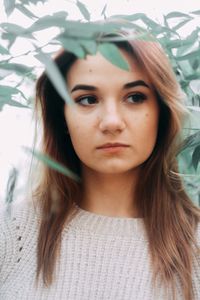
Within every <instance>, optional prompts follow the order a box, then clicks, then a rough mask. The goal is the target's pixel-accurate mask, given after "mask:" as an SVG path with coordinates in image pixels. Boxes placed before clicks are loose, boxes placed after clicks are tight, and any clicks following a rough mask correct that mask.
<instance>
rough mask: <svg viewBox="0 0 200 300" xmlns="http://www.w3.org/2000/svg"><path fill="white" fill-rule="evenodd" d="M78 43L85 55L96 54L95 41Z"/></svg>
mask: <svg viewBox="0 0 200 300" xmlns="http://www.w3.org/2000/svg"><path fill="white" fill-rule="evenodd" d="M79 43H80V44H81V46H82V47H83V48H84V50H85V51H86V54H92V55H94V54H95V53H96V52H97V43H96V42H95V41H92V40H91V41H89V40H88V41H87V40H79Z"/></svg>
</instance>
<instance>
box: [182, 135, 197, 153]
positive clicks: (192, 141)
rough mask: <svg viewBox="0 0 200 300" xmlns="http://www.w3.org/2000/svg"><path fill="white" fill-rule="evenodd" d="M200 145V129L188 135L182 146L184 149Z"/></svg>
mask: <svg viewBox="0 0 200 300" xmlns="http://www.w3.org/2000/svg"><path fill="white" fill-rule="evenodd" d="M199 145H200V130H199V131H197V132H196V133H194V134H192V135H190V136H189V137H187V138H186V139H185V140H184V142H183V146H182V147H181V151H184V150H185V149H187V148H188V149H189V148H194V147H196V146H199Z"/></svg>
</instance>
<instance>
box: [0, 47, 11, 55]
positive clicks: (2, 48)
mask: <svg viewBox="0 0 200 300" xmlns="http://www.w3.org/2000/svg"><path fill="white" fill-rule="evenodd" d="M0 53H1V54H9V52H8V50H7V49H6V48H4V47H3V46H1V45H0Z"/></svg>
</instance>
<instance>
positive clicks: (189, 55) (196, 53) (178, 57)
mask: <svg viewBox="0 0 200 300" xmlns="http://www.w3.org/2000/svg"><path fill="white" fill-rule="evenodd" d="M199 55H200V49H198V50H196V51H193V52H190V53H188V54H186V55H183V56H176V60H178V61H181V60H187V59H191V58H196V57H199Z"/></svg>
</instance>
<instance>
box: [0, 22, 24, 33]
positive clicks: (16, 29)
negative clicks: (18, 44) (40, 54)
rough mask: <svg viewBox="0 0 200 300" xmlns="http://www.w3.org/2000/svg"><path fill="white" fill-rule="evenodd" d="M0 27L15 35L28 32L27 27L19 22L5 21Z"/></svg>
mask: <svg viewBox="0 0 200 300" xmlns="http://www.w3.org/2000/svg"><path fill="white" fill-rule="evenodd" d="M0 27H1V28H2V29H3V30H5V31H7V32H9V33H11V34H14V35H21V34H23V33H25V32H26V28H24V27H21V26H19V25H17V24H14V23H6V22H3V23H1V24H0Z"/></svg>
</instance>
